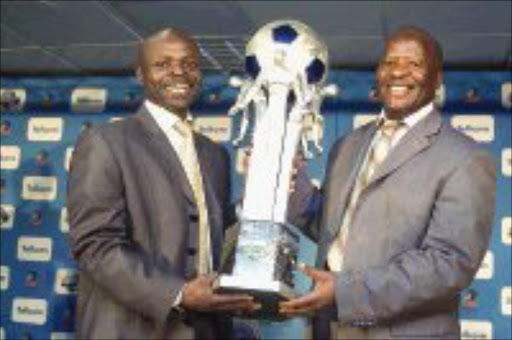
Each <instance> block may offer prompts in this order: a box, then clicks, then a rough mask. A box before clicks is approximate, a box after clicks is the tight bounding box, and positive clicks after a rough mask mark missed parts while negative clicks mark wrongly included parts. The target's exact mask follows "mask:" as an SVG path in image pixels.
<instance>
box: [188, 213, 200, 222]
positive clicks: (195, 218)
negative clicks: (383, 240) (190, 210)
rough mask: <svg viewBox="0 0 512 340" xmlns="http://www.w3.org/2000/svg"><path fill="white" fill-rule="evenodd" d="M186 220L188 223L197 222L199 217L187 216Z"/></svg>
mask: <svg viewBox="0 0 512 340" xmlns="http://www.w3.org/2000/svg"><path fill="white" fill-rule="evenodd" d="M188 219H189V221H190V222H197V221H199V215H188Z"/></svg>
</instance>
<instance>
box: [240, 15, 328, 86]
mask: <svg viewBox="0 0 512 340" xmlns="http://www.w3.org/2000/svg"><path fill="white" fill-rule="evenodd" d="M327 51H328V49H327V45H326V44H325V42H324V41H323V40H322V39H320V37H319V36H318V35H317V34H316V32H315V31H313V30H312V29H311V28H310V27H309V26H307V25H306V24H304V23H302V22H300V21H297V20H277V21H273V22H270V23H268V24H266V25H264V26H263V27H261V28H260V29H259V30H258V31H256V33H255V34H254V35H253V36H252V38H251V39H250V40H249V42H248V43H247V46H246V51H245V70H246V72H247V74H248V75H249V76H250V77H251V78H252V79H253V80H254V79H256V78H257V77H258V76H260V75H261V73H262V72H264V71H266V74H268V76H267V77H272V75H273V74H275V72H274V71H276V70H283V71H287V72H291V73H293V74H294V75H295V74H301V75H303V76H304V77H305V80H306V82H307V84H308V85H314V84H315V85H321V84H323V83H324V82H325V80H326V78H327V66H328V52H327Z"/></svg>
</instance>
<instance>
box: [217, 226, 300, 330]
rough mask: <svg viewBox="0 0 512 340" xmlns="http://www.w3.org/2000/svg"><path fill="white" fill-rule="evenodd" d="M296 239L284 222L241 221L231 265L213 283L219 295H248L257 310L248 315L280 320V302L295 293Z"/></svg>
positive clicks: (294, 295) (296, 236)
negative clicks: (252, 299)
mask: <svg viewBox="0 0 512 340" xmlns="http://www.w3.org/2000/svg"><path fill="white" fill-rule="evenodd" d="M298 239H299V236H298V235H296V233H295V232H293V231H292V230H291V228H290V226H288V225H286V224H284V223H277V222H273V221H247V220H245V221H242V222H241V223H240V230H239V235H238V238H237V241H236V242H235V243H236V247H235V251H229V252H228V253H230V254H231V260H232V261H228V263H230V265H229V266H228V268H226V270H225V271H223V270H221V273H220V275H219V277H218V278H217V280H216V281H215V283H214V290H215V291H216V292H217V293H220V294H248V295H251V296H252V297H253V298H254V301H255V302H256V304H257V306H258V307H259V308H258V309H257V310H255V311H254V312H251V313H247V314H246V315H244V316H245V317H247V318H258V319H272V320H276V319H280V318H282V316H280V315H279V302H281V301H284V300H289V299H291V298H294V297H296V296H297V293H296V289H295V288H296V287H295V279H294V267H295V263H296V260H297V252H298V249H299V247H298Z"/></svg>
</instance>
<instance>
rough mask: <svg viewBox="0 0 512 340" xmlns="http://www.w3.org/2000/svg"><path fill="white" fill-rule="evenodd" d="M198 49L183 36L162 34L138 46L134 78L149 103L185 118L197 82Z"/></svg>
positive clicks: (194, 93)
mask: <svg viewBox="0 0 512 340" xmlns="http://www.w3.org/2000/svg"><path fill="white" fill-rule="evenodd" d="M199 59H200V54H199V48H198V46H197V44H196V43H195V41H194V40H193V39H192V38H191V37H189V36H188V35H186V34H185V33H183V32H179V31H173V30H164V31H161V32H159V33H157V34H156V35H155V36H153V37H152V38H149V39H147V40H145V41H144V42H143V43H142V44H141V45H140V46H139V65H138V67H137V78H138V79H139V80H140V81H141V82H142V83H143V84H144V94H145V96H146V98H148V99H149V100H151V101H152V102H153V103H155V104H157V105H160V106H162V107H164V108H166V109H168V110H169V111H172V112H173V113H175V114H177V115H178V116H180V117H181V118H182V119H184V118H185V117H186V114H187V112H188V109H189V106H190V104H192V102H193V100H194V98H195V96H196V94H197V92H198V90H199V85H200V82H201V71H200V69H199Z"/></svg>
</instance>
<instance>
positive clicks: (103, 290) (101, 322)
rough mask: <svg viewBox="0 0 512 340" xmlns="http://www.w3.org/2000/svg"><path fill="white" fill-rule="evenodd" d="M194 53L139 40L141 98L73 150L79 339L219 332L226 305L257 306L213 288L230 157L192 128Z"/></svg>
mask: <svg viewBox="0 0 512 340" xmlns="http://www.w3.org/2000/svg"><path fill="white" fill-rule="evenodd" d="M199 59H200V54H199V48H198V46H197V44H196V42H195V41H194V40H193V39H192V38H191V37H190V36H189V35H187V34H186V33H184V32H181V31H177V30H173V29H165V30H162V31H159V32H158V33H156V34H154V35H152V36H151V37H149V38H147V39H146V40H144V41H143V42H142V43H141V44H140V47H139V64H138V68H137V77H138V78H139V79H140V80H141V81H142V83H143V85H144V92H145V98H146V100H145V102H144V103H143V105H142V106H141V108H140V109H139V111H138V112H137V113H136V114H135V115H134V116H132V117H130V118H127V119H125V120H123V121H120V122H115V123H109V124H105V125H99V126H93V127H91V128H90V129H87V130H85V131H84V132H83V134H82V136H81V138H80V139H79V141H78V143H77V145H76V148H75V151H74V155H73V159H72V162H71V166H70V173H69V178H68V209H69V220H70V236H71V240H72V249H73V254H74V256H75V258H76V259H77V261H78V264H79V269H80V280H79V287H78V303H77V305H78V306H77V329H76V335H77V337H78V338H85V339H92V338H101V339H107V338H109V339H142V338H144V339H149V338H152V339H162V338H166V339H171V338H172V339H178V338H179V339H183V338H194V337H195V338H224V337H226V336H229V329H230V323H229V319H226V318H225V317H224V316H223V313H222V312H225V311H237V310H240V311H242V310H245V309H248V308H251V306H252V298H251V297H249V296H245V295H241V296H235V295H234V296H222V295H218V294H215V293H213V290H212V281H213V278H214V275H213V271H214V270H216V269H217V267H218V266H219V258H220V249H221V245H222V242H223V229H224V227H226V226H227V225H228V224H229V223H230V222H229V221H228V219H229V215H230V214H229V212H230V208H229V203H230V202H229V191H230V187H229V160H228V156H227V153H226V151H225V150H224V149H223V148H221V147H220V145H218V144H215V143H213V142H211V141H210V140H208V139H207V138H206V137H204V136H200V135H198V134H192V133H191V130H190V126H189V124H187V123H188V122H187V119H188V116H189V114H190V112H189V105H190V104H191V102H192V101H193V99H194V97H195V94H196V92H197V90H198V88H199V84H200V79H201V72H200V70H199ZM188 141H191V143H188ZM185 153H186V154H185ZM191 164H192V166H193V165H195V166H196V167H197V166H198V168H196V169H190V165H191ZM194 170H195V172H194Z"/></svg>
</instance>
